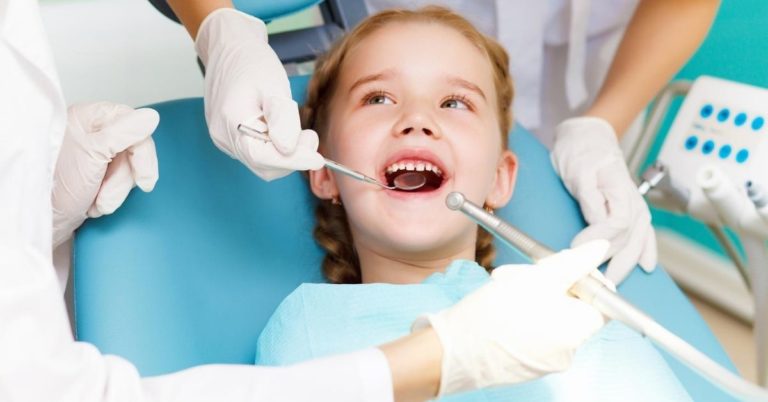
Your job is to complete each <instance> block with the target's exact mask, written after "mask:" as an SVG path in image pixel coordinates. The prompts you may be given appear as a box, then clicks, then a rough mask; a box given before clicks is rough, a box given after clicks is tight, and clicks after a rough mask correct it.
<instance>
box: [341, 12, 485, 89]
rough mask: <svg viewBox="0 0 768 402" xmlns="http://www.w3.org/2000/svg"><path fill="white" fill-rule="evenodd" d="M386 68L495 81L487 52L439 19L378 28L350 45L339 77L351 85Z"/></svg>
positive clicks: (479, 81) (480, 83) (412, 73)
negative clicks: (439, 21) (437, 20)
mask: <svg viewBox="0 0 768 402" xmlns="http://www.w3.org/2000/svg"><path fill="white" fill-rule="evenodd" d="M383 70H395V71H398V72H401V73H402V74H403V75H405V76H414V77H422V78H429V77H434V76H460V77H464V78H465V79H467V80H469V81H473V82H476V84H477V85H478V86H480V87H487V86H492V85H493V67H492V66H491V63H490V60H489V59H488V56H487V55H486V54H485V52H483V51H482V50H481V49H479V48H478V47H477V46H476V45H475V44H474V43H472V42H471V41H470V40H469V39H468V38H467V37H465V36H464V35H463V34H462V33H461V32H459V31H458V30H457V29H455V28H452V27H450V26H446V25H445V24H441V23H437V22H394V23H389V24H387V25H385V26H383V27H381V28H379V29H377V30H375V31H374V32H372V33H370V34H369V35H367V36H366V37H364V38H362V39H361V40H360V41H359V42H357V43H356V44H355V45H354V46H352V47H351V48H350V49H349V51H348V53H347V55H346V56H345V59H344V63H343V65H342V74H341V77H340V78H341V81H342V82H345V84H346V85H347V86H348V85H351V83H352V82H354V81H355V80H356V79H357V78H356V77H357V76H360V75H370V74H374V73H376V72H378V71H383ZM343 85H344V84H343ZM488 89H490V88H488Z"/></svg>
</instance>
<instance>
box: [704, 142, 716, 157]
mask: <svg viewBox="0 0 768 402" xmlns="http://www.w3.org/2000/svg"><path fill="white" fill-rule="evenodd" d="M714 149H715V142H714V141H712V140H708V141H707V142H705V143H704V145H703V146H702V147H701V152H704V155H709V154H711V153H712V151H713V150H714Z"/></svg>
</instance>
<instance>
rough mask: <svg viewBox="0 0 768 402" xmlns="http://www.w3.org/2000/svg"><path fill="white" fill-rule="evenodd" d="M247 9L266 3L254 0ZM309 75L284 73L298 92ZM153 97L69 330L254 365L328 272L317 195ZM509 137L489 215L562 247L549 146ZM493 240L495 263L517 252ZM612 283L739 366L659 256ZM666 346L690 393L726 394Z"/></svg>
mask: <svg viewBox="0 0 768 402" xmlns="http://www.w3.org/2000/svg"><path fill="white" fill-rule="evenodd" d="M303 3H304V6H309V5H313V4H314V3H315V2H314V1H305V2H303ZM297 7H298V6H297ZM261 11H263V10H261ZM251 12H253V13H254V14H255V15H263V14H261V13H260V10H259V9H258V7H257V8H252V9H251ZM308 79H309V77H306V76H299V77H292V78H291V86H292V92H293V94H294V97H295V98H296V100H297V102H299V103H301V102H302V101H303V99H302V98H303V94H304V90H305V87H306V84H307V82H308ZM149 107H152V108H154V109H155V110H157V111H158V112H159V114H160V125H159V126H158V128H157V130H156V132H155V134H154V140H155V143H156V146H157V153H158V158H159V163H160V180H159V181H158V183H157V186H156V187H155V189H154V191H152V192H151V193H149V194H145V193H142V192H140V191H133V192H132V193H131V194H130V196H129V197H128V199H127V200H126V202H125V204H124V205H123V206H122V207H121V208H120V209H118V211H117V212H115V213H114V214H112V215H109V216H106V217H102V218H99V219H92V220H88V221H87V222H86V223H85V225H83V227H82V228H81V229H80V230H79V231H78V232H77V234H76V238H75V252H74V297H75V317H76V331H77V337H78V339H79V340H82V341H88V342H91V343H93V344H94V345H96V346H97V347H98V348H99V349H100V350H101V351H102V352H103V353H110V354H117V355H120V356H123V357H125V358H127V359H128V360H130V361H131V362H133V363H134V364H135V365H136V366H137V367H138V369H139V370H140V372H141V373H142V375H144V376H151V375H157V374H162V373H168V372H171V371H176V370H180V369H183V368H187V367H190V366H194V365H200V364H207V363H240V364H251V363H252V362H253V359H254V355H255V348H256V340H257V339H258V336H259V333H260V332H261V330H262V328H263V326H264V324H265V323H266V321H267V319H268V318H269V317H270V315H271V314H272V312H273V311H274V309H275V308H276V307H277V305H278V304H279V303H280V302H281V301H282V299H283V298H284V297H285V296H287V295H288V294H289V293H290V292H291V291H292V290H293V289H294V288H296V287H297V286H298V285H299V284H301V283H303V282H322V281H323V279H322V277H321V275H320V268H319V267H320V262H321V260H322V252H321V250H320V249H319V247H318V246H317V245H316V244H315V243H314V240H313V237H312V230H313V227H314V217H313V213H314V204H315V201H314V198H313V196H312V194H311V193H310V191H309V190H308V186H307V184H306V181H305V179H304V178H303V177H302V176H301V175H299V174H296V173H294V174H292V175H290V176H288V177H286V178H283V179H280V180H277V181H274V182H271V183H267V182H264V181H262V180H260V179H259V178H258V177H256V176H255V175H253V174H252V173H250V171H248V169H247V168H246V167H245V166H243V165H241V164H240V162H238V161H236V160H233V159H230V158H229V157H228V156H226V155H225V154H224V153H223V152H221V151H219V150H218V149H216V147H215V146H214V145H213V143H212V142H211V139H210V137H209V135H208V131H207V127H206V123H205V118H204V114H203V100H202V99H200V98H196V99H181V100H174V101H170V102H164V103H160V104H156V105H150V106H149ZM510 148H511V149H512V150H514V152H515V153H517V155H518V157H519V158H520V161H519V166H520V171H519V174H518V181H517V186H516V189H515V195H514V196H513V198H512V201H511V202H510V203H509V205H507V206H506V207H505V208H503V209H501V210H500V211H498V212H497V213H498V214H499V215H501V216H502V217H503V218H504V219H506V220H508V221H509V222H511V223H513V224H515V225H516V226H518V227H519V228H520V229H522V230H523V231H525V232H527V233H528V234H530V235H531V236H533V237H534V238H536V239H538V240H540V241H541V242H543V243H545V244H546V245H548V246H549V247H551V248H553V249H558V250H559V249H562V248H566V247H568V245H569V243H570V241H571V239H572V238H573V236H575V235H576V233H578V232H579V230H581V229H582V228H583V227H584V226H585V223H584V221H583V219H582V216H581V214H580V211H579V208H578V205H577V204H576V202H575V201H574V200H573V199H572V198H571V197H570V195H569V194H568V192H567V191H566V190H565V188H564V187H563V185H562V184H561V182H560V180H559V178H558V177H557V175H556V174H555V172H554V171H553V169H552V166H551V164H550V161H549V155H548V152H547V150H546V149H545V148H544V147H543V146H542V145H541V144H540V143H539V142H538V141H537V140H536V139H535V138H534V137H533V136H532V135H531V134H530V133H528V132H526V131H525V130H524V129H522V128H520V127H516V128H515V129H514V132H513V133H512V134H511V135H510ZM497 246H498V250H499V254H498V257H497V260H496V264H504V263H520V262H525V261H526V260H525V259H524V258H523V257H522V256H520V255H518V254H517V253H516V252H515V251H513V250H510V249H508V248H506V247H505V246H503V245H501V244H498V245H497ZM619 292H620V293H622V294H623V295H624V296H625V297H626V298H627V299H628V300H629V301H631V302H632V303H634V304H635V305H636V306H638V307H639V308H641V309H642V310H644V311H645V312H647V313H648V314H650V315H651V316H653V318H655V319H656V320H657V321H658V322H659V323H661V324H662V325H664V326H665V327H667V328H669V329H670V330H672V331H673V332H675V333H676V334H678V335H679V336H681V337H683V338H684V339H686V340H687V341H688V342H690V343H691V344H692V345H694V346H696V347H697V348H699V349H700V350H702V351H703V352H705V353H707V354H708V355H709V356H710V357H712V358H713V359H715V360H716V361H718V362H719V363H720V364H722V365H724V366H726V367H728V368H730V369H731V370H733V371H735V368H734V367H733V365H732V363H731V362H730V360H729V359H728V357H727V356H726V354H725V352H724V351H723V349H722V348H721V346H720V345H719V344H718V342H717V340H716V339H715V337H714V336H713V334H712V332H711V331H710V330H709V328H708V327H707V325H706V323H705V322H704V321H703V320H702V318H701V317H700V316H699V315H698V313H697V312H696V310H695V309H694V308H693V306H692V305H691V304H690V303H689V301H688V300H687V299H686V297H685V296H684V295H683V293H682V292H681V291H680V290H679V289H678V288H677V286H676V285H675V284H674V283H673V282H672V280H671V279H670V278H669V276H668V275H667V274H666V272H665V271H664V270H663V269H662V268H661V267H659V268H658V269H656V270H655V271H654V272H653V273H652V274H645V273H644V272H642V271H641V270H639V269H638V270H635V271H634V272H633V273H632V274H631V275H630V277H629V278H628V279H627V280H626V281H625V282H624V283H623V284H622V285H621V286H619ZM662 353H663V352H662ZM663 355H664V357H665V359H666V360H667V361H668V363H669V365H670V367H671V368H672V369H673V371H674V373H675V375H677V376H678V378H679V380H680V381H681V383H682V384H683V385H684V386H685V388H686V389H687V391H688V392H689V394H690V395H691V397H692V398H693V400H696V401H731V400H734V399H732V398H730V397H729V396H727V395H725V394H724V393H723V392H721V391H720V390H719V389H718V388H716V387H715V386H713V385H711V384H710V383H708V382H707V381H706V380H704V379H702V378H700V377H699V376H698V375H696V374H695V373H693V372H692V371H690V370H689V369H688V368H687V367H685V366H683V365H682V364H680V363H678V362H677V361H676V360H674V359H673V358H672V357H670V356H669V355H667V354H666V353H663Z"/></svg>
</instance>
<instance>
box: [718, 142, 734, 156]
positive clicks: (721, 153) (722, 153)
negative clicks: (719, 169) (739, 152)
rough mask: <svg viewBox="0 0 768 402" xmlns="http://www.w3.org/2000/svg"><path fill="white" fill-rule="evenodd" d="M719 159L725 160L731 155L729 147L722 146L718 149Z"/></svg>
mask: <svg viewBox="0 0 768 402" xmlns="http://www.w3.org/2000/svg"><path fill="white" fill-rule="evenodd" d="M717 154H718V155H719V156H720V157H721V158H723V159H725V158H727V157H728V155H730V154H731V146H730V145H723V146H722V147H720V151H719V152H718V153H717Z"/></svg>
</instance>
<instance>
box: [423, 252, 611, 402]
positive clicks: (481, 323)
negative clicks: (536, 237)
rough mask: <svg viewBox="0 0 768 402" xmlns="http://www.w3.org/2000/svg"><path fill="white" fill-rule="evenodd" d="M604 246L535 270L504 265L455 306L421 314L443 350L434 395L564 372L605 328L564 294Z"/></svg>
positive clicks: (583, 306) (542, 263) (541, 264)
mask: <svg viewBox="0 0 768 402" xmlns="http://www.w3.org/2000/svg"><path fill="white" fill-rule="evenodd" d="M607 250H608V242H607V241H604V240H599V241H594V242H591V243H588V244H585V245H583V246H580V247H577V248H574V249H570V250H565V251H562V252H560V253H558V254H555V255H553V256H551V257H548V258H546V259H543V260H541V261H540V262H539V263H538V264H536V265H504V266H501V267H498V268H496V269H495V270H494V271H493V274H492V278H491V281H490V283H488V284H486V285H484V286H483V287H481V288H480V289H478V290H477V291H475V292H473V293H471V294H469V295H468V296H467V297H465V298H464V299H463V300H461V301H460V302H459V303H458V304H456V305H455V306H453V307H451V308H448V309H446V310H444V311H442V312H440V313H438V314H436V315H432V316H427V317H421V318H419V319H418V320H417V321H416V322H415V323H414V330H416V329H420V328H424V327H426V326H430V325H431V326H432V327H433V328H434V330H435V331H436V332H437V335H438V337H439V338H440V341H441V343H442V345H443V365H442V377H441V381H440V390H439V393H438V396H442V395H445V394H451V393H455V392H462V391H467V390H472V389H477V388H482V387H488V386H495V385H503V384H514V383H520V382H523V381H528V380H531V379H534V378H538V377H540V376H542V375H545V374H548V373H551V372H557V371H562V370H565V369H566V368H568V366H569V365H570V363H571V360H572V358H573V354H574V351H575V349H576V348H577V347H578V346H579V345H581V344H582V343H583V342H584V341H586V340H587V339H588V338H589V337H590V336H592V335H593V334H594V333H595V332H597V331H598V330H599V329H600V328H601V327H602V326H603V324H604V320H603V316H602V315H601V314H600V313H599V312H598V311H597V310H596V309H595V308H593V307H592V306H591V305H589V304H587V303H584V302H582V301H581V300H578V299H576V298H574V297H571V296H569V295H568V289H570V288H571V286H572V285H573V284H574V283H575V282H576V281H578V280H579V279H581V278H583V277H585V276H587V275H588V274H589V273H590V272H592V271H594V270H595V269H596V268H597V266H598V265H599V264H600V261H601V260H602V259H603V257H604V255H605V252H606V251H607Z"/></svg>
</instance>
